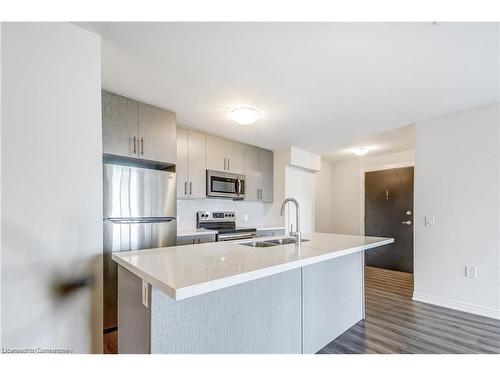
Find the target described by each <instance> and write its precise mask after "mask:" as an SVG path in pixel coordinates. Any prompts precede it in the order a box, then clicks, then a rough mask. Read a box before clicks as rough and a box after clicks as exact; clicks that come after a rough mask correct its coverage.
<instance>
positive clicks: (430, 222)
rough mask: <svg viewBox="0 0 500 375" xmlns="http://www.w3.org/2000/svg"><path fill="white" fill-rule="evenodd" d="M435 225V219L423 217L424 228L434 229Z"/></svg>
mask: <svg viewBox="0 0 500 375" xmlns="http://www.w3.org/2000/svg"><path fill="white" fill-rule="evenodd" d="M435 225H436V218H435V217H434V216H426V217H425V226H426V227H434V226H435Z"/></svg>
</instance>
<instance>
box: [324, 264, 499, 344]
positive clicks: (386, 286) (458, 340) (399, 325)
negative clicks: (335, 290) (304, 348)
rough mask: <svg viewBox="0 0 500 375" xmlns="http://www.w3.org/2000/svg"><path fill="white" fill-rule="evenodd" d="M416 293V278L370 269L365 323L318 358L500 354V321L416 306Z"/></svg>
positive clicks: (433, 307) (367, 269)
mask: <svg viewBox="0 0 500 375" xmlns="http://www.w3.org/2000/svg"><path fill="white" fill-rule="evenodd" d="M412 294H413V275H412V274H410V273H404V272H397V271H391V270H385V269H381V268H374V267H366V268H365V298H366V319H365V320H362V321H360V322H359V323H358V324H356V325H355V326H354V327H351V328H350V329H349V330H347V331H346V332H344V333H343V334H342V335H340V336H339V337H337V338H336V339H335V340H334V341H332V342H331V343H329V344H328V345H327V346H325V347H324V348H323V349H321V350H320V351H319V353H320V354H362V353H378V354H388V353H392V354H438V353H443V354H444V353H450V354H452V353H453V354H462V353H500V321H498V320H495V319H490V318H485V317H481V316H478V315H473V314H468V313H463V312H460V311H455V310H451V309H446V308H443V307H438V306H433V305H429V304H425V303H421V302H414V301H412V299H411V298H412Z"/></svg>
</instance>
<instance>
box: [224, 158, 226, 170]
mask: <svg viewBox="0 0 500 375" xmlns="http://www.w3.org/2000/svg"><path fill="white" fill-rule="evenodd" d="M224 170H226V158H224Z"/></svg>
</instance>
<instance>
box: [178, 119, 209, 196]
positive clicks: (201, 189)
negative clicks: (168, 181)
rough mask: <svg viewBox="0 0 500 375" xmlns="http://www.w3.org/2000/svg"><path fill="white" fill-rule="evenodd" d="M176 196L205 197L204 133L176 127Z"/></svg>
mask: <svg viewBox="0 0 500 375" xmlns="http://www.w3.org/2000/svg"><path fill="white" fill-rule="evenodd" d="M176 172H177V197H178V198H184V199H189V198H191V199H195V198H206V196H207V194H206V167H205V134H203V133H200V132H197V131H195V130H191V129H186V128H180V127H179V128H177V166H176Z"/></svg>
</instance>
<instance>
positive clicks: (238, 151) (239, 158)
mask: <svg viewBox="0 0 500 375" xmlns="http://www.w3.org/2000/svg"><path fill="white" fill-rule="evenodd" d="M246 148H247V146H246V145H244V144H242V143H239V142H234V141H230V140H227V141H226V159H227V165H226V167H227V168H226V171H227V172H231V173H238V174H244V173H245V162H244V160H245V150H246Z"/></svg>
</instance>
